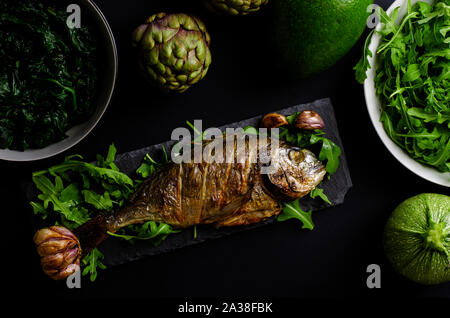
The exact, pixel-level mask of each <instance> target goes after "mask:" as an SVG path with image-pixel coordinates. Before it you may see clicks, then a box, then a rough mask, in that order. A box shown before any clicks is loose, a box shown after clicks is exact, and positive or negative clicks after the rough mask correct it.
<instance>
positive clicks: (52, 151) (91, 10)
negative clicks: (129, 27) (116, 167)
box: [0, 0, 117, 161]
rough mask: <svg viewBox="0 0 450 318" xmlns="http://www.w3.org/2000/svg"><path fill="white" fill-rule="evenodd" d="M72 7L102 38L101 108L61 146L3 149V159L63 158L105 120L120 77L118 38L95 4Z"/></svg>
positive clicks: (85, 1) (85, 0)
mask: <svg viewBox="0 0 450 318" xmlns="http://www.w3.org/2000/svg"><path fill="white" fill-rule="evenodd" d="M70 3H74V4H78V5H79V6H80V8H81V23H83V21H89V24H92V28H93V30H94V31H95V32H96V33H97V36H98V38H99V42H98V50H99V59H98V60H99V61H98V71H99V72H98V73H99V80H98V87H97V95H96V97H95V98H94V103H95V104H96V105H97V107H96V110H95V112H94V114H93V115H92V116H91V118H90V119H89V120H88V121H86V122H84V123H83V124H80V125H78V126H74V127H72V128H71V129H70V130H68V131H67V133H66V134H67V137H66V138H65V139H64V140H61V141H59V142H57V143H54V144H51V145H49V146H47V147H45V148H41V149H28V150H25V151H14V150H8V149H0V159H3V160H9V161H32V160H39V159H44V158H48V157H51V156H54V155H56V154H59V153H61V152H63V151H65V150H67V149H69V148H71V147H72V146H74V145H76V144H77V143H78V142H80V141H81V140H82V139H83V138H84V137H86V136H87V135H88V134H89V132H90V131H91V130H92V129H93V128H94V127H95V125H97V123H98V122H99V120H100V118H101V117H102V116H103V113H104V112H105V110H106V108H107V107H108V104H109V102H110V100H111V96H112V93H113V90H114V85H115V82H116V75H117V48H116V43H115V41H114V36H113V33H112V31H111V28H110V27H109V24H108V22H107V21H106V18H105V17H104V15H103V13H102V12H101V11H100V9H99V8H98V7H97V6H96V5H95V4H94V3H93V2H92V1H91V0H72V1H70Z"/></svg>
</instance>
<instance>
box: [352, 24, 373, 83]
mask: <svg viewBox="0 0 450 318" xmlns="http://www.w3.org/2000/svg"><path fill="white" fill-rule="evenodd" d="M373 33H374V30H372V31H371V32H370V33H369V35H368V36H367V38H366V41H365V42H364V46H363V54H362V57H361V59H360V60H359V61H358V63H357V64H356V65H355V67H354V68H353V69H354V70H355V76H356V80H357V81H358V82H359V83H361V84H363V83H364V81H365V80H366V78H367V70H368V69H370V63H369V57H372V52H371V51H370V49H369V45H370V42H371V39H372V36H373Z"/></svg>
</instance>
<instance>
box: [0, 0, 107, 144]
mask: <svg viewBox="0 0 450 318" xmlns="http://www.w3.org/2000/svg"><path fill="white" fill-rule="evenodd" d="M67 17H68V13H66V8H65V7H64V6H62V5H61V3H58V4H56V2H54V3H53V2H51V1H32V0H14V1H12V0H2V1H1V2H0V43H1V45H0V59H1V61H2V63H0V148H9V149H13V150H25V149H28V148H43V147H45V146H48V145H49V144H51V143H54V142H57V141H60V140H62V139H64V138H65V137H66V131H67V130H68V129H70V128H71V127H73V126H74V125H76V124H79V123H81V122H83V121H85V120H86V119H87V118H88V117H89V116H90V115H92V113H93V112H94V104H93V102H92V99H93V97H94V91H95V87H96V83H97V79H98V75H97V70H96V51H97V50H96V40H95V36H94V35H93V34H92V32H91V30H90V28H89V27H88V26H87V25H86V23H82V25H81V28H73V29H71V28H69V27H67V24H66V20H67Z"/></svg>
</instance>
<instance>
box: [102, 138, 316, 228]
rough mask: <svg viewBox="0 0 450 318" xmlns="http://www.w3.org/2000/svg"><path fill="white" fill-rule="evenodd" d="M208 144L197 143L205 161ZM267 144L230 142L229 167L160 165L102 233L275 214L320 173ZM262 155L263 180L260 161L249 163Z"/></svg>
mask: <svg viewBox="0 0 450 318" xmlns="http://www.w3.org/2000/svg"><path fill="white" fill-rule="evenodd" d="M225 140H226V138H223V146H224V148H223V149H226V147H225ZM208 144H209V143H208V142H205V143H204V144H203V150H204V153H206V154H207V156H208V155H212V151H213V150H212V149H211V151H209V150H208V149H207V147H208ZM270 145H271V143H270V139H269V142H268V144H267V146H265V147H264V148H261V147H259V146H256V145H251V144H250V143H249V142H248V140H245V147H244V150H243V149H242V147H238V143H237V142H234V148H233V149H231V152H230V150H228V152H227V153H225V156H226V155H232V156H233V162H222V163H215V162H212V163H208V162H210V160H208V158H206V159H205V158H203V161H202V162H200V163H194V162H193V161H192V162H188V163H181V164H173V163H172V164H168V165H166V166H165V167H163V168H162V169H159V170H158V171H156V172H155V173H154V174H153V175H151V176H150V177H149V178H148V179H147V180H145V181H144V182H143V184H142V185H141V186H140V188H139V189H138V191H137V192H136V193H135V194H134V195H133V196H132V198H131V199H130V201H129V202H128V204H127V205H126V206H125V207H124V208H122V209H121V210H118V211H117V212H116V213H113V214H112V215H110V216H109V217H107V218H106V228H107V230H108V231H110V232H116V231H117V230H118V229H120V228H122V227H124V226H127V225H130V224H135V223H143V222H146V221H156V222H163V223H167V224H170V225H172V226H174V227H177V228H186V227H190V226H193V225H197V224H213V225H214V226H216V227H221V226H235V225H247V224H251V223H257V222H261V221H263V220H265V219H267V218H269V217H271V216H274V215H278V214H279V213H280V212H281V209H282V205H281V203H282V202H283V201H288V200H294V199H296V198H299V197H302V196H304V195H306V194H307V193H309V192H310V191H311V190H312V189H314V188H315V187H316V186H317V184H319V183H320V182H321V181H322V179H323V176H324V175H325V168H324V166H323V165H322V163H321V162H320V161H319V160H317V159H316V158H315V156H314V154H312V152H310V151H308V150H305V149H299V148H296V147H292V146H290V145H289V144H287V143H285V142H280V145H279V147H278V148H277V149H276V151H274V152H271V151H270V150H271V149H270ZM205 149H206V151H205ZM240 151H244V153H240ZM262 152H265V153H266V154H267V155H269V156H271V162H272V163H273V164H274V167H275V171H274V172H273V173H271V174H268V175H267V176H265V175H263V174H262V173H261V164H260V161H259V160H258V159H256V160H255V156H256V157H258V158H259V156H260V155H261V153H262ZM240 155H242V156H241V157H239V156H240ZM239 158H241V159H242V158H243V159H244V160H241V161H239ZM265 179H268V180H266V181H265ZM267 181H268V182H267ZM267 184H268V185H267Z"/></svg>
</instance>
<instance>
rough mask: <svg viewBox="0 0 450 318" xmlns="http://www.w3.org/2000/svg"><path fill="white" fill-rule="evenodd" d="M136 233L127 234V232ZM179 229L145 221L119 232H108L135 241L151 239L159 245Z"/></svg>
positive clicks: (154, 243) (131, 241)
mask: <svg viewBox="0 0 450 318" xmlns="http://www.w3.org/2000/svg"><path fill="white" fill-rule="evenodd" d="M130 232H131V233H134V234H126V233H130ZM179 232H180V231H179V230H173V229H172V227H171V226H170V225H168V224H165V223H157V222H154V221H149V222H145V223H143V224H138V225H130V226H128V227H127V228H126V229H121V230H120V231H119V233H111V232H108V234H109V235H111V236H115V237H119V238H122V239H125V240H127V241H129V242H130V243H134V242H135V241H136V240H151V242H152V243H153V245H155V246H157V245H159V244H160V243H161V242H162V241H163V240H164V239H165V238H166V237H167V236H168V235H169V234H173V233H179Z"/></svg>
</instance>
